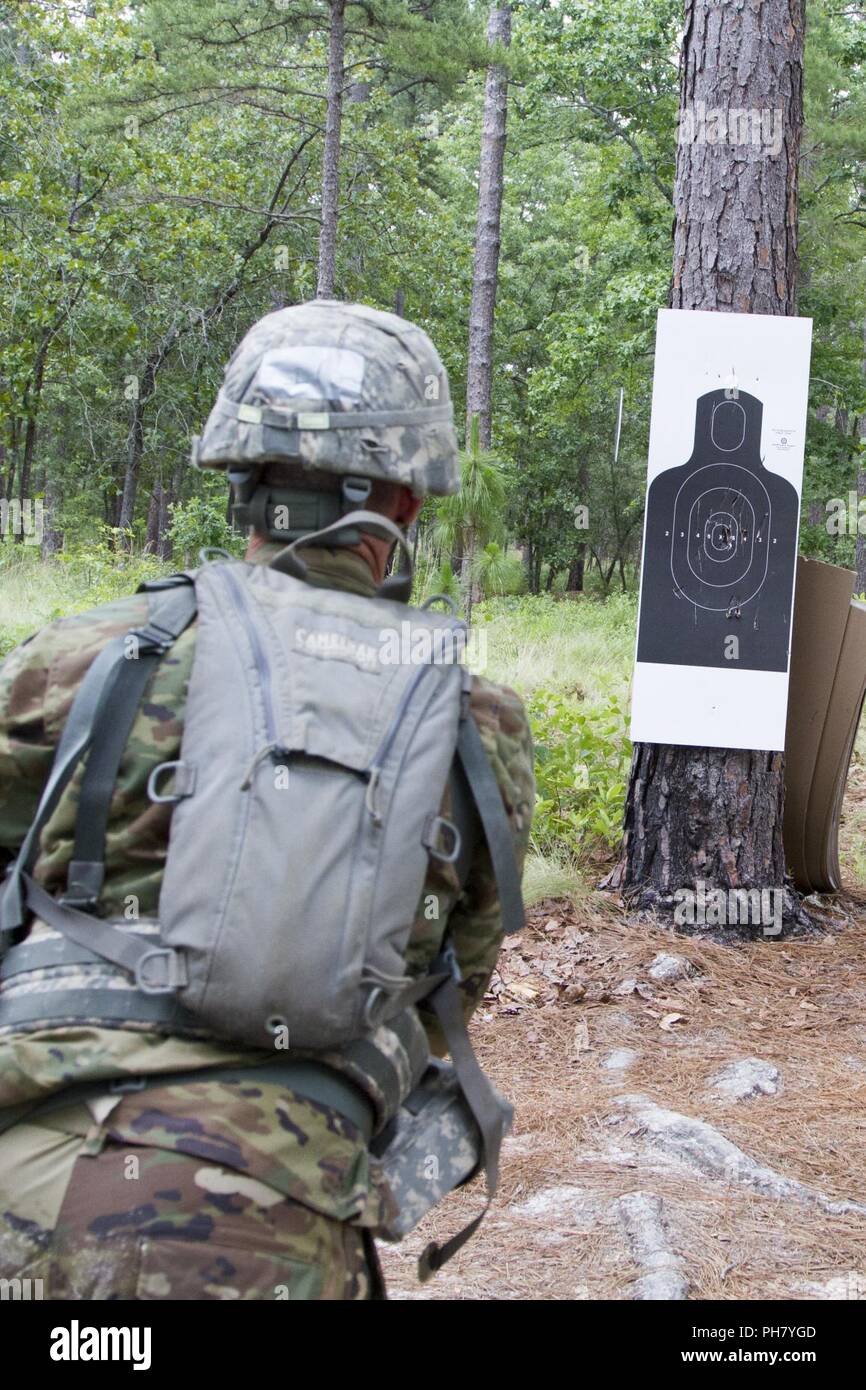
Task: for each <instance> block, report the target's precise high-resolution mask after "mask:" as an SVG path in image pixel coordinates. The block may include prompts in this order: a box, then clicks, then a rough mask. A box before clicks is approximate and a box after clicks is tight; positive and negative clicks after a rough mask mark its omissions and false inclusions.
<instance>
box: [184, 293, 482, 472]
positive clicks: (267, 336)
mask: <svg viewBox="0 0 866 1390" xmlns="http://www.w3.org/2000/svg"><path fill="white" fill-rule="evenodd" d="M192 456H193V462H194V463H195V464H197V466H198V467H199V468H224V469H230V470H232V471H235V470H237V469H238V468H244V467H245V466H246V467H248V468H250V469H251V470H255V469H256V467H257V465H261V464H265V463H269V462H272V461H273V462H285V463H295V464H299V465H300V466H301V467H302V468H304V469H309V470H316V471H318V472H326V473H335V474H337V475H343V476H346V475H352V476H355V477H361V478H369V479H376V478H379V479H382V480H383V481H385V482H390V483H403V484H405V486H406V487H408V488H410V489H411V490H412V492H413V493H414V494H415V496H416V497H424V496H426V495H427V494H428V493H434V494H438V495H440V496H444V495H447V494H448V493H452V492H456V491H457V490H458V488H459V486H460V475H459V467H458V460H457V437H456V434H455V432H454V423H453V408H452V405H451V397H450V394H449V390H448V377H447V374H446V372H445V368H444V367H443V365H442V362H441V360H440V358H439V354H438V353H437V351H436V349H435V348H434V346H433V344H432V343H431V341H430V339H429V338H428V337H427V334H426V333H424V332H423V330H422V329H420V328H418V327H416V326H415V324H412V323H409V322H407V320H406V319H402V318H398V316H397V315H396V314H388V313H383V312H382V311H381V310H379V309H371V308H368V307H367V306H366V305H364V304H341V303H339V302H337V301H336V300H332V299H317V300H313V301H311V302H310V303H308V304H298V305H294V306H292V307H291V308H288V309H279V310H277V312H276V313H272V314H266V315H265V317H264V318H262V319H260V320H259V322H258V323H256V324H254V325H253V327H252V328H251V329H250V330H249V332H248V333H247V335H246V337H245V338H244V339H243V340H242V341H241V343H240V345H239V346H238V347H237V349H236V350H235V353H234V355H233V356H232V358H231V360H230V361H229V363H228V366H227V367H226V371H225V377H224V379H223V385H222V389H221V390H220V393H219V395H218V397H217V400H216V404H215V405H214V407H213V410H212V411H211V413H210V415H209V416H208V419H207V422H206V424H205V427H204V430H203V432H202V434H201V435H200V436H199V437H197V438H196V439H194V440H193V450H192Z"/></svg>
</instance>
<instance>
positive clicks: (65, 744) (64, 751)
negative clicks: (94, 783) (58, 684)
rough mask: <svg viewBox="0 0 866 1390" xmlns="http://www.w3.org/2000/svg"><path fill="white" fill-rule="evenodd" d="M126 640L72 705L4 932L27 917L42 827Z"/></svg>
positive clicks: (2, 914)
mask: <svg viewBox="0 0 866 1390" xmlns="http://www.w3.org/2000/svg"><path fill="white" fill-rule="evenodd" d="M124 642H125V637H124V636H120V637H115V638H114V639H113V640H112V641H111V642H108V643H107V644H106V645H105V646H104V647H103V649H102V651H101V652H100V653H99V655H98V656H97V657H96V658H95V660H94V661H93V662H92V663H91V665H90V668H89V669H88V672H87V674H86V676H85V677H84V680H83V681H82V682H81V685H80V686H79V687H78V692H77V694H76V696H75V699H74V701H73V703H72V708H71V709H70V711H69V717H68V719H67V720H66V724H65V726H64V729H63V733H62V735H61V737H60V741H59V742H58V744H57V749H56V752H55V754H54V762H53V764H52V767H51V772H50V774H49V777H48V781H47V782H46V783H45V787H44V789H43V792H42V797H41V799H40V802H39V806H38V807H37V810H36V815H35V816H34V817H33V821H32V823H31V825H30V829H29V830H28V832H27V835H26V836H25V838H24V842H23V844H22V845H21V848H20V850H19V851H18V856H17V858H16V859H15V862H14V863H13V864H12V865H11V866H10V868H9V870H8V872H7V877H6V884H5V889H4V892H3V897H2V904H0V932H13V931H17V930H18V929H19V927H21V926H23V925H24V920H25V918H26V915H27V910H26V906H25V903H24V875H25V874H27V873H29V872H30V870H31V869H32V867H33V864H34V862H35V860H36V856H37V854H38V850H39V837H40V835H41V833H42V827H43V826H44V825H45V823H46V822H47V821H48V819H49V818H50V816H51V815H52V813H53V811H54V809H55V807H56V805H57V803H58V801H59V800H60V797H61V795H62V794H63V791H64V789H65V788H66V786H67V784H68V782H69V781H70V778H71V777H72V774H73V772H74V771H75V769H76V767H77V766H78V763H79V761H80V759H81V758H82V756H83V755H84V753H85V751H86V750H87V747H88V745H89V743H90V737H91V731H92V728H93V724H94V722H95V720H96V718H97V715H98V711H99V709H100V707H101V705H102V702H103V701H104V700H105V698H106V693H107V688H108V686H109V685H110V682H111V676H112V672H113V671H114V670H115V669H116V667H117V663H118V661H120V660H122V657H123V652H124Z"/></svg>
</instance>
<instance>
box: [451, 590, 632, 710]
mask: <svg viewBox="0 0 866 1390" xmlns="http://www.w3.org/2000/svg"><path fill="white" fill-rule="evenodd" d="M635 615H636V600H635V598H634V597H633V595H631V594H616V595H613V596H612V597H611V598H608V599H605V600H602V599H592V598H585V597H581V598H576V599H562V600H556V599H553V598H551V597H549V596H548V595H546V594H542V595H532V594H526V595H523V596H522V597H520V598H498V599H491V600H489V601H488V602H486V603H484V604H482V605H481V606H480V608H479V609H478V610H477V612H476V614H475V615H474V617H475V625H476V626H477V627H480V628H483V631H484V633H485V635H486V656H487V668H486V670H485V671H484V672H483V674H484V675H487V676H489V677H490V679H491V680H494V681H499V682H500V683H501V684H503V685H510V686H513V687H514V689H515V690H517V691H519V693H520V694H521V695H530V694H532V692H533V691H535V690H540V689H544V690H558V691H560V692H561V693H562V694H563V695H569V696H571V697H573V698H574V699H576V700H586V701H587V702H588V703H589V704H601V703H603V702H605V701H606V700H607V699H609V698H610V697H611V696H615V697H616V698H618V699H619V700H620V701H622V702H623V703H624V702H625V701H626V699H627V696H628V687H629V681H630V679H631V669H632V662H633V658H634V635H635Z"/></svg>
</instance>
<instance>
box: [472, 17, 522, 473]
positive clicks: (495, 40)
mask: <svg viewBox="0 0 866 1390" xmlns="http://www.w3.org/2000/svg"><path fill="white" fill-rule="evenodd" d="M487 41H488V43H490V44H501V45H503V46H507V45H508V44H510V43H511V10H510V8H509V6H508V5H507V4H504V5H496V4H494V5H493V7H492V9H491V11H490V19H489V21H488V24H487ZM507 109H508V74H507V72H506V70H505V68H503V67H502V65H501V64H500V63H491V64H490V67H489V68H488V69H487V83H486V86H485V90H484V117H483V123H482V128H481V162H480V165H479V173H478V214H477V221H476V226H475V260H474V263H473V268H472V301H471V304H470V308H469V358H468V362H467V367H466V439H467V442H468V440H469V432H470V425H471V422H472V416H473V415H477V416H478V442H479V445H480V447H481V448H482V449H489V448H490V437H491V397H492V387H493V319H494V314H495V311H496V280H497V276H498V274H499V243H500V223H501V216H502V189H503V181H504V172H503V171H504V167H505V135H506V129H505V126H506V116H507Z"/></svg>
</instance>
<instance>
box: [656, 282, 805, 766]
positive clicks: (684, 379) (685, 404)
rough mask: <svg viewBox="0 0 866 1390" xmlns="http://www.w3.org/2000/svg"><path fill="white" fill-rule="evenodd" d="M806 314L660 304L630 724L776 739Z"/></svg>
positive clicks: (760, 743)
mask: <svg viewBox="0 0 866 1390" xmlns="http://www.w3.org/2000/svg"><path fill="white" fill-rule="evenodd" d="M811 339H812V324H811V320H809V319H795V318H785V317H782V316H781V315H780V316H778V317H777V316H775V315H769V314H722V313H706V312H704V311H701V310H684V309H661V310H659V316H658V331H657V334H656V353H655V372H654V376H653V401H652V418H651V422H650V440H649V455H648V459H647V505H646V515H645V518H644V542H643V565H642V573H641V594H640V609H639V614H638V630H637V644H636V660H635V668H634V680H633V682H632V706H631V736H632V738H633V739H634V740H635V741H636V742H637V741H640V742H643V743H678V744H686V745H690V746H692V747H698V748H756V749H762V750H763V749H766V750H775V749H780V748H784V746H785V722H786V715H787V703H788V664H789V648H790V639H791V629H792V619H793V605H794V580H795V574H796V569H795V566H796V557H797V532H798V526H799V514H800V488H801V485H802V478H803V454H804V444H805V435H806V402H807V399H808V393H809V352H810V347H811Z"/></svg>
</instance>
